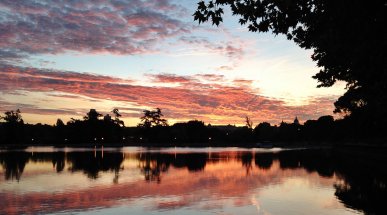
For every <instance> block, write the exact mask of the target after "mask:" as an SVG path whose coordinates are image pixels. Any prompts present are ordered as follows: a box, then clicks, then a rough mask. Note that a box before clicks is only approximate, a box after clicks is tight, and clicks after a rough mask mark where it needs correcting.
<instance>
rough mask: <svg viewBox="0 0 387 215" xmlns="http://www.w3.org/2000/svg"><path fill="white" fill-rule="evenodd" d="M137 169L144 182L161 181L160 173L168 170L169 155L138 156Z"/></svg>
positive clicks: (148, 154)
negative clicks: (141, 174)
mask: <svg viewBox="0 0 387 215" xmlns="http://www.w3.org/2000/svg"><path fill="white" fill-rule="evenodd" d="M137 159H138V160H139V167H140V169H141V172H142V173H143V174H144V176H145V180H146V181H157V182H160V181H161V173H162V172H166V171H168V169H169V165H170V162H171V159H172V158H171V155H169V154H160V153H145V154H138V155H137Z"/></svg>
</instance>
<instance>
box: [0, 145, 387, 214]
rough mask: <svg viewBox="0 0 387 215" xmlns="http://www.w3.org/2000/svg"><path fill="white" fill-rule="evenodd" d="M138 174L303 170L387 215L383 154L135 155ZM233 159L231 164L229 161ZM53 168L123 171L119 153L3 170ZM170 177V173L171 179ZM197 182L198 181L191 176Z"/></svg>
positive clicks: (10, 162) (10, 173) (12, 164)
mask: <svg viewBox="0 0 387 215" xmlns="http://www.w3.org/2000/svg"><path fill="white" fill-rule="evenodd" d="M135 157H136V159H137V160H138V162H139V168H140V169H141V172H142V173H143V175H144V178H145V180H147V181H156V182H161V180H162V175H163V174H166V173H167V172H168V170H169V169H170V167H171V166H172V167H175V168H184V169H186V170H188V171H190V172H192V171H203V170H204V168H205V166H206V164H207V162H218V161H219V160H221V161H222V162H228V161H231V160H234V161H235V160H238V161H239V162H240V163H241V164H242V166H243V167H245V168H246V169H247V170H250V169H251V168H252V167H251V166H252V161H253V160H254V162H255V165H256V166H257V168H260V169H269V168H270V167H271V166H272V164H273V162H274V161H278V162H279V164H280V168H281V169H296V168H297V169H305V170H306V171H308V172H317V173H318V174H319V175H320V176H322V177H333V176H336V177H338V178H339V179H342V181H340V183H338V184H336V185H335V186H334V188H335V189H336V192H335V195H336V196H337V198H338V199H339V200H340V201H342V202H343V203H344V204H345V205H346V206H347V207H350V208H354V209H356V210H361V211H364V212H365V213H366V214H383V212H384V203H385V199H387V169H386V168H385V167H384V164H385V163H386V161H387V158H386V157H385V153H384V152H383V151H382V152H379V153H377V152H373V151H372V152H364V151H361V150H359V151H353V150H352V151H350V152H348V151H343V150H302V151H299V150H290V151H282V152H278V153H255V154H252V153H250V152H247V153H246V152H244V153H237V154H235V153H229V154H228V153H224V152H222V153H211V154H209V153H186V154H170V153H141V154H136V156H135ZM230 158H231V159H230ZM30 161H32V162H48V163H52V164H53V167H54V168H55V170H56V171H57V172H61V171H63V170H64V169H65V163H66V161H67V162H68V163H70V164H71V168H68V170H69V171H72V172H74V171H82V172H84V173H85V174H86V175H87V176H88V177H89V178H92V179H95V178H98V174H99V173H100V172H101V171H113V172H114V173H115V177H114V178H113V182H115V183H117V182H118V179H119V172H120V171H121V170H122V167H121V165H122V162H123V156H122V154H121V153H115V152H104V153H103V154H102V152H101V151H98V152H97V153H94V152H93V151H88V152H68V153H65V152H53V153H41V152H38V153H29V152H28V153H27V152H20V151H19V152H16V151H13V152H12V151H11V152H2V153H0V165H1V166H2V167H3V168H4V170H5V171H4V172H5V179H6V180H13V179H16V180H21V175H22V173H23V170H24V169H25V166H26V163H28V162H30ZM170 174H171V173H170ZM192 176H194V175H192Z"/></svg>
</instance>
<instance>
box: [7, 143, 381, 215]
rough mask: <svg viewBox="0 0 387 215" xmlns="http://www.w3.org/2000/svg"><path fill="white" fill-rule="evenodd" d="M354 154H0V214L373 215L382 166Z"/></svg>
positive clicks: (220, 151)
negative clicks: (372, 166)
mask: <svg viewBox="0 0 387 215" xmlns="http://www.w3.org/2000/svg"><path fill="white" fill-rule="evenodd" d="M363 156H364V153H363V152H362V153H359V152H354V154H349V153H343V152H341V151H337V150H328V149H326V150H311V149H303V150H281V149H241V148H231V149H230V148H201V149H198V148H196V149H195V148H158V149H156V148H155V149H145V148H138V147H133V148H131V147H125V148H106V147H105V148H104V149H101V148H96V149H94V148H92V149H71V148H65V149H57V148H39V147H34V148H33V149H31V148H27V149H26V150H18V151H6V150H5V151H2V152H0V162H1V167H2V168H1V170H0V171H1V172H0V175H1V178H0V199H1V203H0V204H1V207H0V214H24V213H27V214H37V213H39V214H42V213H43V214H48V213H52V214H58V213H60V214H63V213H64V214H74V213H75V214H83V213H95V214H198V213H200V214H294V215H296V214H363V213H365V212H366V213H370V214H372V213H373V214H378V213H380V212H381V211H382V206H383V203H382V202H383V199H384V200H385V199H386V186H383V185H385V184H386V177H385V176H386V170H384V169H382V168H377V166H378V165H379V166H380V163H379V162H380V159H384V158H383V156H381V157H380V158H379V157H377V156H374V158H372V159H371V160H368V161H365V160H364V161H362V160H361V159H362V157H363ZM355 161H356V163H354V162H355ZM373 162H374V163H373ZM354 164H356V165H355V166H354ZM369 165H374V168H373V169H371V168H369ZM359 172H362V173H363V174H359ZM369 182H373V183H369Z"/></svg>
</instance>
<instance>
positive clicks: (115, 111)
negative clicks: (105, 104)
mask: <svg viewBox="0 0 387 215" xmlns="http://www.w3.org/2000/svg"><path fill="white" fill-rule="evenodd" d="M112 113H113V114H114V123H116V124H117V125H121V126H125V123H124V121H122V120H120V117H121V116H122V115H121V114H120V111H119V110H118V109H117V108H114V109H113V110H112Z"/></svg>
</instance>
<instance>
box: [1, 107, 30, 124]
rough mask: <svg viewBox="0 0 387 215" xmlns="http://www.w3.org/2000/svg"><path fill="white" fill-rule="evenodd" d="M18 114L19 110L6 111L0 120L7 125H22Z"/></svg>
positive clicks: (22, 122)
mask: <svg viewBox="0 0 387 215" xmlns="http://www.w3.org/2000/svg"><path fill="white" fill-rule="evenodd" d="M20 113H21V112H20V110H19V109H17V110H16V111H13V110H11V111H6V112H4V114H5V116H2V117H0V119H3V120H4V121H5V122H6V123H9V124H24V121H23V119H22V116H21V114H20Z"/></svg>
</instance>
